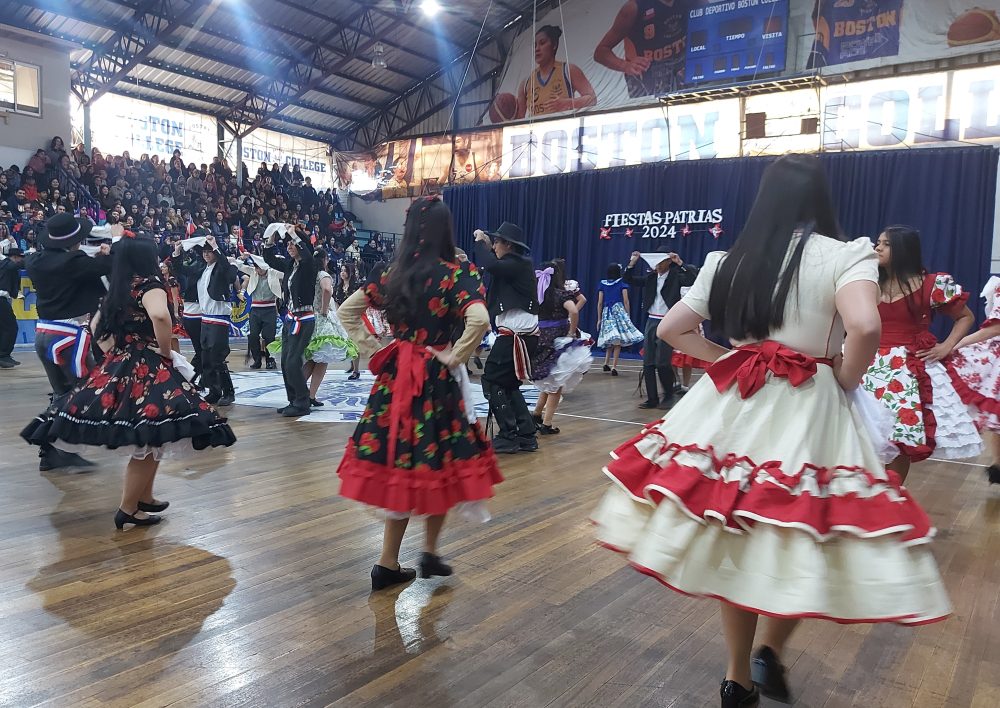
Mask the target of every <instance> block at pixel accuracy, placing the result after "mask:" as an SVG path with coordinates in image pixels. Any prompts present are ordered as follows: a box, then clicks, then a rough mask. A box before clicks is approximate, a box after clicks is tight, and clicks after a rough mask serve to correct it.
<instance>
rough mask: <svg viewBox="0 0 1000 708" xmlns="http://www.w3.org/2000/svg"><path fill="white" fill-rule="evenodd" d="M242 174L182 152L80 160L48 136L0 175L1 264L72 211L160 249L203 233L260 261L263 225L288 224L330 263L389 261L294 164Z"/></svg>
mask: <svg viewBox="0 0 1000 708" xmlns="http://www.w3.org/2000/svg"><path fill="white" fill-rule="evenodd" d="M242 172H243V174H242V179H237V175H236V174H234V172H233V170H232V168H231V167H230V166H229V164H228V163H227V161H226V160H224V159H223V158H221V157H216V158H214V160H213V161H212V163H211V164H201V165H196V164H195V163H193V162H190V163H187V164H185V162H184V159H183V156H182V154H181V151H180V150H175V151H174V153H173V155H172V157H171V158H170V160H169V161H165V160H161V159H160V157H159V156H158V155H153V156H149V155H147V154H143V155H141V156H140V157H139V158H138V159H133V158H132V157H131V156H130V155H129V153H128V151H125V152H123V153H122V154H121V155H107V156H105V155H104V154H102V153H101V151H100V150H98V149H97V148H94V150H92V151H91V152H90V154H88V153H87V151H86V150H85V149H84V146H83V145H82V144H80V145H77V146H76V147H75V148H73V149H71V150H69V151H67V149H66V146H65V144H64V143H63V140H62V138H60V137H55V138H53V139H52V141H51V142H50V144H49V147H48V149H47V150H46V149H39V150H38V151H36V152H35V154H34V155H32V157H31V158H30V159H29V160H28V163H27V165H24V166H23V167H20V166H18V165H11V167H10V169H8V170H0V255H2V254H4V253H6V252H7V251H9V249H10V248H14V247H16V248H20V249H21V250H22V251H23V252H25V253H30V252H31V251H33V250H35V248H36V244H37V239H38V234H39V231H40V229H41V228H42V227H43V226H44V223H45V220H46V219H48V218H49V217H51V216H53V215H55V214H57V213H59V212H71V213H73V214H74V215H76V216H81V217H88V218H90V219H91V220H92V221H94V223H95V224H97V225H101V224H105V223H107V224H119V223H120V224H122V225H123V226H125V227H126V228H128V229H130V230H132V231H135V232H140V231H142V232H146V233H148V234H152V235H154V236H155V237H157V238H158V239H159V240H161V241H162V242H164V243H166V242H168V241H173V240H175V239H177V238H183V237H184V236H186V235H190V234H191V233H193V232H194V231H195V230H197V229H199V228H200V229H204V230H205V231H206V232H208V233H211V234H212V235H213V236H215V237H216V239H217V240H218V241H219V243H220V244H222V245H223V246H224V247H226V248H228V249H230V250H231V252H233V253H235V252H236V251H238V250H245V251H247V252H250V253H260V251H261V247H262V243H261V238H262V234H263V232H264V230H265V228H266V227H267V225H268V224H270V223H273V222H283V223H291V224H296V225H298V226H299V227H300V229H301V230H305V231H306V232H307V233H309V234H310V235H311V238H312V240H313V241H314V242H315V243H316V245H322V246H324V247H325V248H326V249H327V252H328V253H329V254H330V257H331V261H333V262H335V263H341V262H349V261H356V262H358V264H359V265H363V264H364V263H369V264H370V263H374V262H376V261H379V260H388V259H389V257H390V256H391V250H392V246H393V244H392V243H391V242H388V241H384V240H383V239H382V238H381V237H380V236H379V235H378V234H373V235H371V236H370V237H368V238H365V239H359V238H358V235H357V232H356V230H355V228H354V224H353V222H352V218H351V217H352V215H351V214H350V213H349V212H348V213H345V211H344V209H343V207H342V205H341V203H340V200H339V199H338V197H337V194H336V192H334V191H332V190H329V189H328V190H322V191H317V190H316V189H315V188H314V187H313V185H312V180H311V178H309V177H304V176H303V175H302V173H301V171H300V170H299V168H298V166H297V165H296V166H291V167H290V166H289V165H287V164H285V165H283V166H279V165H278V164H277V163H275V164H272V165H271V166H270V167H269V166H268V165H267V164H265V163H261V164H260V167H259V168H258V169H257V172H256V174H255V175H253V177H252V178H251V175H250V173H249V170H248V168H247V165H246V164H243V165H242ZM362 240H363V241H364V243H363V244H362V242H361V241H362ZM237 241H238V242H239V243H237ZM241 247H242V249H241Z"/></svg>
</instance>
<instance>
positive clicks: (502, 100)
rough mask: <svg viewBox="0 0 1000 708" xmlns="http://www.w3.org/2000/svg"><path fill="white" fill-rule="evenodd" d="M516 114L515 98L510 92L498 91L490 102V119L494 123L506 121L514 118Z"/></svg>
mask: <svg viewBox="0 0 1000 708" xmlns="http://www.w3.org/2000/svg"><path fill="white" fill-rule="evenodd" d="M515 115H517V99H516V98H514V94H512V93H498V94H497V95H496V98H494V99H493V103H491V104H490V120H491V121H492V122H494V123H506V122H507V121H509V120H514V116H515Z"/></svg>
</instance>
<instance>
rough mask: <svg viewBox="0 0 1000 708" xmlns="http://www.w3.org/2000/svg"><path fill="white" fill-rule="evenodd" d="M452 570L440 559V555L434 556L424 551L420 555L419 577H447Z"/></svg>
mask: <svg viewBox="0 0 1000 708" xmlns="http://www.w3.org/2000/svg"><path fill="white" fill-rule="evenodd" d="M454 572H455V571H454V570H453V569H452V567H451V566H450V565H448V564H447V563H445V562H444V561H442V560H441V556H436V555H434V554H433V553H427V552H426V551H424V553H422V554H421V555H420V577H421V578H432V577H434V576H435V575H440V576H442V577H447V576H449V575H451V574H452V573H454Z"/></svg>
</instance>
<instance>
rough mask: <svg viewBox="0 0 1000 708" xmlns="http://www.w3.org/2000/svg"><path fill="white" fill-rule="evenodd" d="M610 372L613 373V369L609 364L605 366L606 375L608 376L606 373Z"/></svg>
mask: <svg viewBox="0 0 1000 708" xmlns="http://www.w3.org/2000/svg"><path fill="white" fill-rule="evenodd" d="M609 371H611V367H610V366H608V365H607V364H605V365H604V373H605V374H606V373H608V372H609Z"/></svg>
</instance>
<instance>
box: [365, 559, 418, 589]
mask: <svg viewBox="0 0 1000 708" xmlns="http://www.w3.org/2000/svg"><path fill="white" fill-rule="evenodd" d="M416 577H417V571H415V570H414V569H413V568H404V567H403V566H399V568H398V569H397V570H392V569H391V568H386V567H384V566H381V565H373V566H372V590H384V589H385V588H388V587H392V586H393V585H400V584H402V583H408V582H410V581H411V580H413V579H414V578H416Z"/></svg>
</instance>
